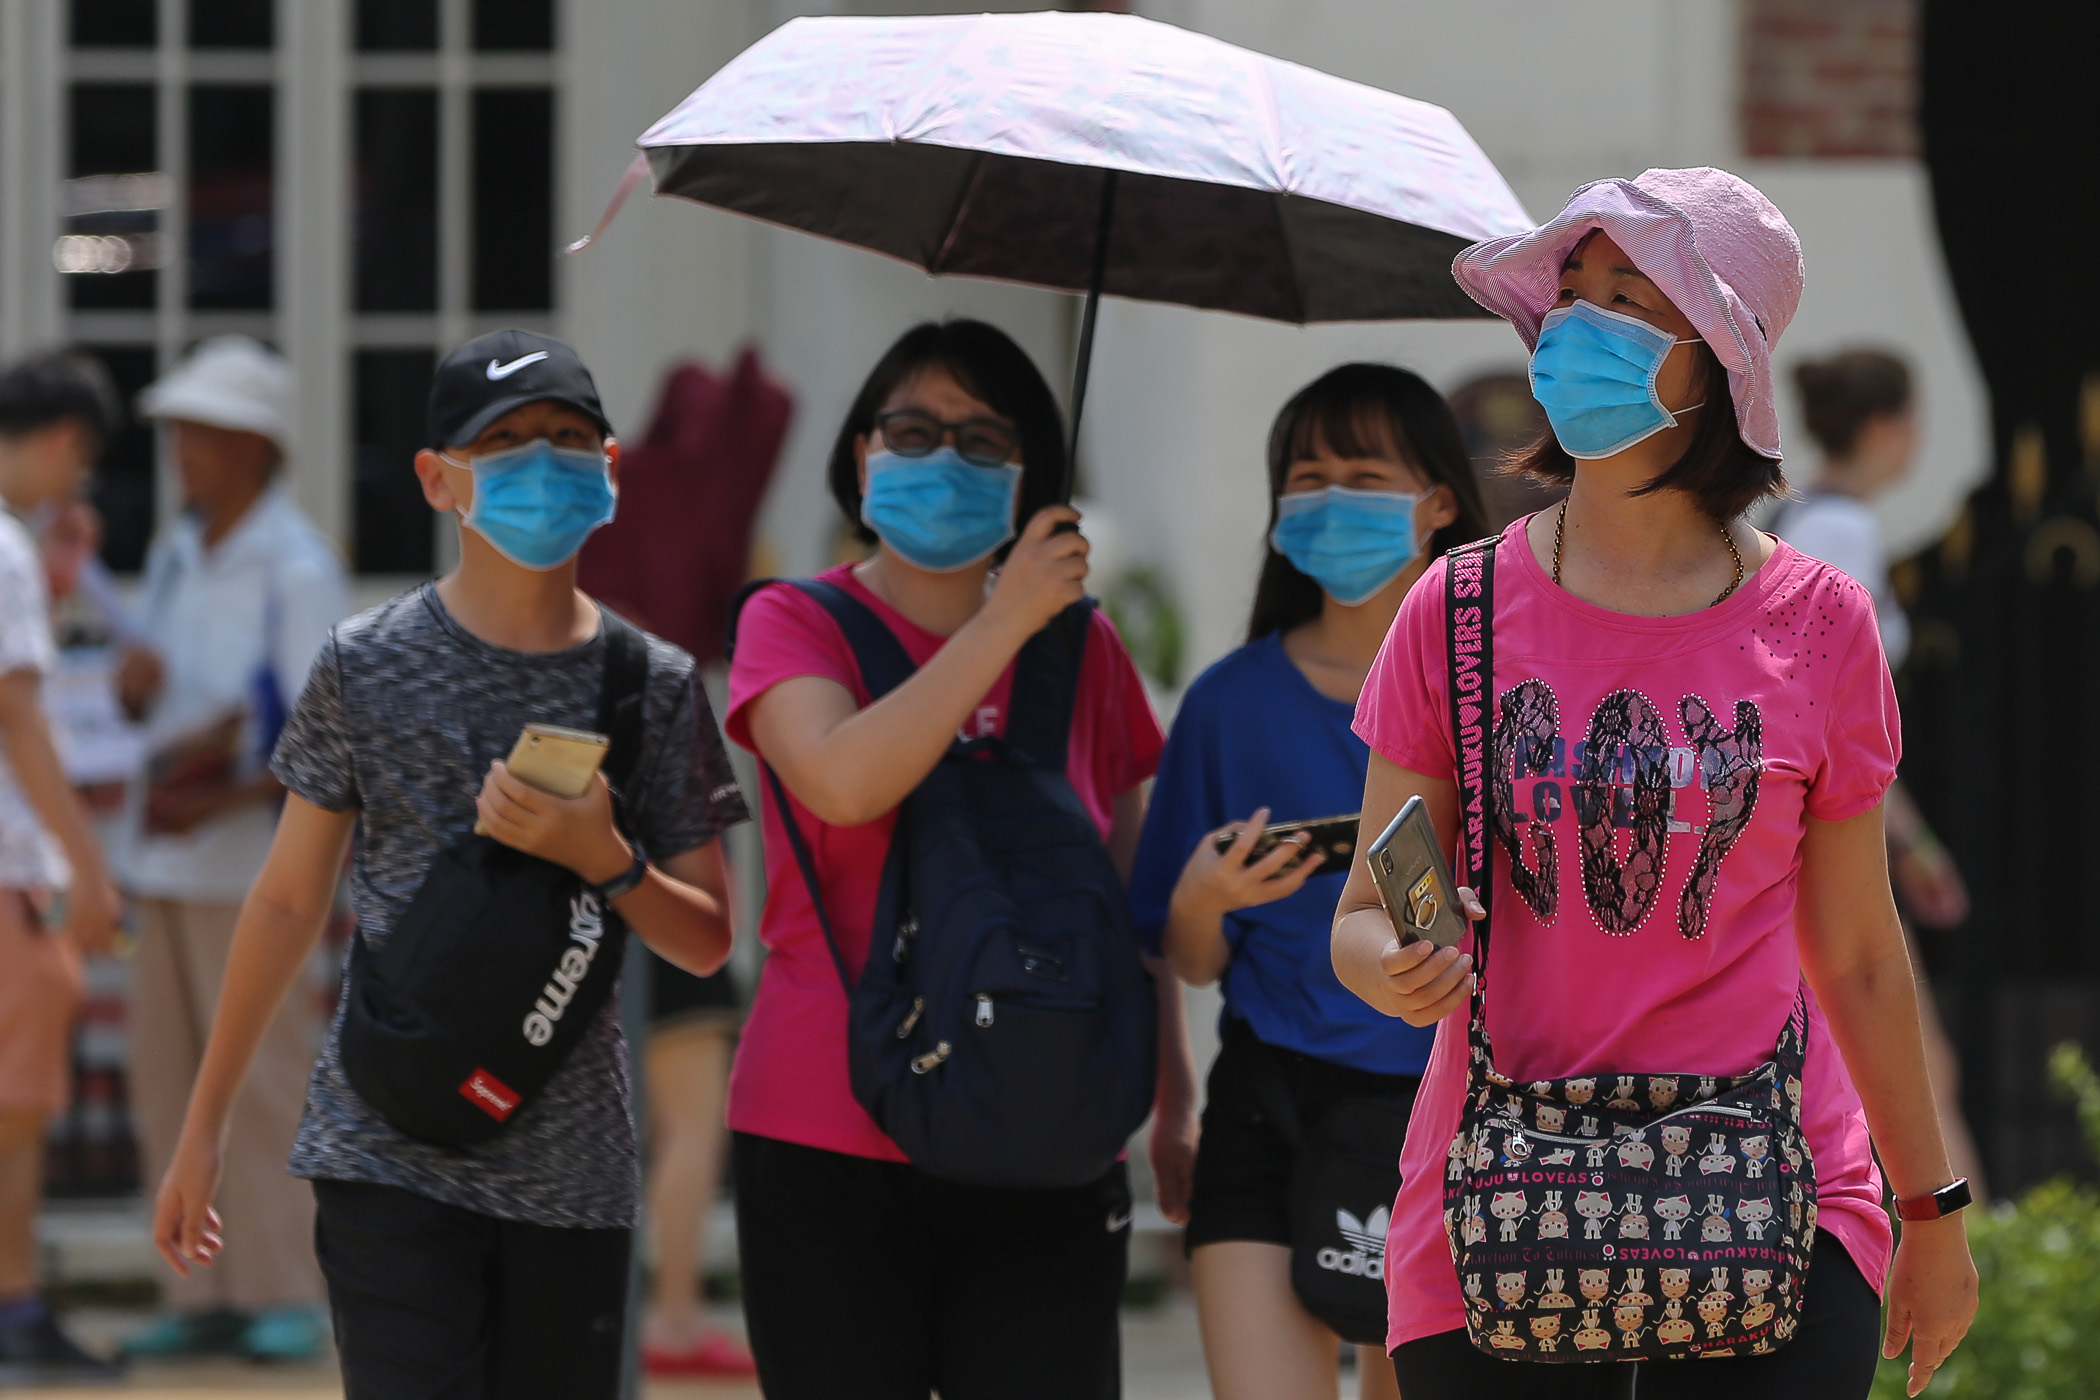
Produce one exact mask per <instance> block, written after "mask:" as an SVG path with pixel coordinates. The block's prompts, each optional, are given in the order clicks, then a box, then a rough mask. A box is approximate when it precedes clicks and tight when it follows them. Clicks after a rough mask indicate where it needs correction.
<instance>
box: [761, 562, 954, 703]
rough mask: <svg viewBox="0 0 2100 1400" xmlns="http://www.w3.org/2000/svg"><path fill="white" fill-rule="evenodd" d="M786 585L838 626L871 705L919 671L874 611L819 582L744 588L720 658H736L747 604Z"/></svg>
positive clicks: (788, 581) (765, 583)
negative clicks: (739, 627)
mask: <svg viewBox="0 0 2100 1400" xmlns="http://www.w3.org/2000/svg"><path fill="white" fill-rule="evenodd" d="M776 583H778V584H785V585H786V586H788V587H789V588H794V589H799V590H800V591H801V592H803V593H805V594H807V595H808V596H809V597H811V598H813V599H815V600H816V601H817V602H818V603H819V604H820V605H822V607H823V609H824V611H825V612H827V613H829V614H831V619H832V621H834V622H836V623H838V625H839V631H841V632H843V633H844V634H845V636H846V645H847V646H849V647H851V648H852V649H853V662H854V664H855V665H856V666H858V667H859V668H860V680H861V684H862V685H864V686H866V687H867V688H868V699H869V700H870V701H874V700H880V699H881V698H882V697H883V696H885V695H887V694H889V693H890V692H891V691H893V690H895V689H896V688H897V687H898V686H900V685H902V684H904V682H905V681H907V680H909V679H911V676H912V673H913V672H915V671H917V670H918V669H919V667H918V665H917V663H915V662H914V661H913V660H912V659H911V656H910V654H909V653H908V652H906V651H905V650H904V643H902V642H900V641H898V640H897V634H896V633H894V632H892V631H890V629H889V626H888V624H886V623H885V622H883V620H882V619H881V618H880V617H877V616H876V615H875V610H874V609H872V608H870V607H869V606H868V605H867V604H866V603H863V602H862V601H861V600H860V599H858V598H856V597H854V596H853V595H852V594H851V593H849V592H847V591H846V590H845V589H843V588H841V587H839V586H838V585H837V584H835V583H831V582H829V581H827V580H825V579H818V578H790V579H779V578H765V579H759V580H758V581H756V582H754V583H748V584H745V585H744V587H743V589H742V590H741V591H739V592H738V593H737V595H736V601H735V602H734V603H732V604H731V605H730V609H729V635H728V638H727V639H726V641H725V643H724V648H723V654H724V655H725V656H728V657H730V658H732V659H734V657H735V656H736V635H737V624H738V621H739V620H740V619H741V618H742V616H743V613H744V604H746V603H748V602H749V601H750V600H751V599H752V597H754V596H755V595H756V594H757V593H758V592H759V590H761V589H764V588H769V587H771V586H772V585H774V584H776Z"/></svg>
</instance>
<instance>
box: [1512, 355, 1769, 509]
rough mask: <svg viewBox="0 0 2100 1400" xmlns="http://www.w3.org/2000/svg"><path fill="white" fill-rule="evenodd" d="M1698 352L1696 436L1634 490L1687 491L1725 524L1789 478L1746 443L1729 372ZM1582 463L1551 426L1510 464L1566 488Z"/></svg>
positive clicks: (1641, 493)
mask: <svg viewBox="0 0 2100 1400" xmlns="http://www.w3.org/2000/svg"><path fill="white" fill-rule="evenodd" d="M1695 353H1696V354H1697V355H1698V356H1699V357H1700V370H1701V378H1702V379H1703V380H1704V381H1705V385H1706V403H1705V404H1704V406H1702V407H1701V408H1700V409H1699V410H1698V413H1699V421H1698V423H1697V424H1696V425H1695V426H1694V427H1693V429H1692V440H1691V442H1690V444H1689V445H1687V446H1686V447H1685V449H1684V455H1683V456H1681V457H1679V458H1678V459H1677V460H1676V461H1674V462H1672V463H1671V464H1670V465H1669V466H1667V467H1665V468H1664V469H1663V470H1662V471H1660V472H1657V473H1656V474H1655V475H1654V476H1653V477H1651V478H1650V479H1649V480H1648V482H1647V484H1645V485H1643V486H1642V487H1641V488H1640V489H1639V490H1638V491H1635V492H1634V493H1633V494H1634V495H1636V496H1649V495H1653V494H1654V493H1655V492H1657V491H1682V492H1684V493H1685V494H1686V495H1688V496H1690V497H1691V498H1692V499H1693V500H1695V501H1697V502H1698V503H1699V508H1700V509H1701V510H1703V511H1705V512H1706V513H1707V514H1708V515H1710V516H1712V517H1713V518H1714V519H1716V520H1718V521H1720V522H1721V523H1723V524H1724V525H1725V524H1726V523H1728V522H1729V521H1731V520H1733V519H1735V518H1736V517H1737V516H1739V515H1741V514H1742V513H1743V512H1744V511H1746V510H1748V509H1750V507H1751V506H1753V505H1756V504H1757V503H1758V502H1759V501H1761V500H1763V499H1764V498H1765V497H1767V496H1776V495H1778V494H1780V493H1781V492H1782V491H1784V490H1786V476H1785V474H1784V473H1783V472H1781V470H1780V467H1779V459H1778V458H1777V457H1767V456H1765V455H1764V454H1763V453H1760V452H1758V451H1756V450H1755V449H1754V448H1752V447H1751V446H1750V444H1748V443H1746V442H1744V441H1743V439H1742V434H1741V433H1740V432H1739V431H1738V430H1737V428H1736V423H1735V395H1733V394H1731V393H1729V392H1728V375H1727V374H1726V373H1725V372H1724V371H1723V370H1722V368H1721V362H1720V361H1719V360H1718V359H1716V358H1715V357H1714V352H1713V350H1712V349H1711V348H1710V347H1709V346H1708V345H1707V344H1706V342H1705V341H1703V340H1702V341H1700V342H1699V344H1698V349H1697V350H1696V351H1695ZM1681 411H1682V410H1680V412H1681ZM1578 465H1579V464H1578V463H1577V462H1576V460H1575V459H1574V458H1573V457H1570V456H1569V455H1568V453H1567V449H1566V448H1564V447H1562V446H1561V445H1560V439H1559V438H1557V437H1555V436H1553V430H1552V429H1551V428H1548V429H1547V430H1546V432H1545V434H1544V435H1543V436H1541V437H1540V438H1539V440H1538V441H1537V442H1535V443H1533V444H1532V445H1531V448H1530V450H1528V451H1526V452H1525V453H1524V454H1523V455H1522V456H1520V457H1518V458H1517V459H1516V460H1515V461H1513V462H1511V463H1510V470H1512V471H1517V472H1522V473H1523V474H1524V475H1526V476H1529V477H1531V478H1533V479H1534V480H1537V481H1541V482H1544V483H1546V484H1547V485H1549V486H1559V487H1567V486H1571V485H1573V484H1574V481H1575V469H1576V467H1577V466H1578Z"/></svg>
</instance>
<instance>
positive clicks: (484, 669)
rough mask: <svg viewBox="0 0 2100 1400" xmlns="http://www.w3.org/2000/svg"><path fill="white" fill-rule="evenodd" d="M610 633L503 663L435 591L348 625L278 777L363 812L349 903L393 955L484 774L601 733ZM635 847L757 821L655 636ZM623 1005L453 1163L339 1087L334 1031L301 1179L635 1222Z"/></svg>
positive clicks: (292, 725)
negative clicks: (516, 753)
mask: <svg viewBox="0 0 2100 1400" xmlns="http://www.w3.org/2000/svg"><path fill="white" fill-rule="evenodd" d="M604 676H605V641H604V637H603V635H602V634H601V635H600V636H598V637H594V638H593V639H592V640H591V641H589V642H587V643H585V644H584V645H582V646H579V647H574V648H571V649H570V650H568V651H561V652H551V653H528V652H516V651H507V650H505V649H504V648H502V647H497V646H492V645H490V644H489V643H487V642H484V641H482V640H481V639H480V638H478V637H475V636H474V635H472V634H471V633H469V632H468V631H466V629H465V628H463V627H461V626H460V625H459V624H458V623H457V622H455V621H454V620H453V619H452V617H451V615H450V614H449V613H447V612H446V611H445V607H444V604H443V603H442V602H440V601H439V600H438V596H437V590H436V588H435V587H434V586H433V585H430V584H425V585H423V586H422V587H420V588H416V589H413V590H411V591H409V592H407V593H404V594H401V595H400V596H399V597H397V598H394V599H392V600H390V601H388V602H386V603H382V604H381V605H380V606H378V607H376V608H374V609H372V610H371V611H370V612H366V613H360V614H359V615H358V616H356V617H353V618H351V619H350V620H349V621H347V622H344V623H342V624H341V625H339V626H338V627H337V628H336V629H335V631H334V633H333V634H332V635H331V636H330V638H329V641H328V645H327V646H325V647H323V648H322V650H321V654H320V656H319V657H318V658H317V659H316V660H315V662H314V667H313V672H312V674H311V675H310V676H309V678H308V680H307V684H306V690H305V692H304V693H303V694H302V695H301V696H300V697H299V703H298V705H297V706H296V707H294V709H293V711H292V716H291V719H290V721H289V722H288V723H287V724H286V726H285V730H284V735H283V738H282V739H280V740H279V742H278V745H277V753H276V757H275V758H274V759H273V760H272V762H271V769H272V771H273V772H275V773H276V774H277V776H278V777H279V778H280V779H281V780H282V781H283V782H284V785H285V786H286V787H288V788H290V789H291V790H292V791H293V792H295V793H297V794H299V796H301V797H303V798H305V799H306V800H307V801H309V802H312V803H314V804H315V805H316V806H319V807H324V808H327V809H328V810H329V811H334V812H340V811H345V810H348V809H351V808H355V809H356V810H357V813H358V824H357V843H356V857H355V862H354V865H353V868H352V871H351V903H352V906H353V908H354V911H355V913H356V915H357V922H358V927H359V929H360V930H361V931H362V932H363V935H364V937H365V940H366V941H367V942H368V943H369V944H371V945H372V946H374V947H377V946H378V945H380V944H382V943H384V942H385V941H386V938H387V935H388V932H389V931H390V930H391V929H392V928H393V925H394V921H395V920H396V919H397V918H399V917H400V915H401V914H402V912H403V911H404V910H406V909H407V908H408V905H409V901H410V900H411V899H412V898H413V897H414V895H415V893H416V889H417V887H418V886H420V885H421V884H422V882H423V875H424V872H425V871H426V870H427V869H428V868H429V865H430V862H431V860H432V858H433V857H434V856H435V855H436V854H437V853H438V852H439V851H441V850H443V849H445V848H446V847H448V846H450V845H452V844H453V843H454V842H455V841H458V840H459V839H460V838H462V837H464V836H465V835H467V834H468V832H470V831H471V830H472V829H473V826H474V799H475V796H476V794H478V793H479V792H480V791H481V784H482V780H483V778H484V776H485V775H486V774H487V772H488V767H489V764H490V763H492V762H494V761H495V760H497V759H499V758H502V757H503V756H505V755H506V754H508V753H509V752H510V747H511V744H512V743H513V742H514V741H515V740H516V739H517V737H518V731H519V729H521V728H522V727H523V726H524V725H526V724H528V723H541V724H560V725H567V726H570V727H572V728H580V729H590V728H594V727H595V726H596V724H597V719H598V697H599V691H600V689H601V687H602V685H603V684H604ZM642 725H643V749H642V758H641V763H640V765H639V768H638V769H637V772H638V773H639V775H640V776H639V778H638V780H637V782H636V785H635V786H636V788H637V789H638V791H637V793H636V794H635V795H634V800H633V801H632V802H631V803H630V804H629V805H630V811H631V813H632V820H633V822H634V825H635V831H634V835H635V836H636V838H637V839H638V840H639V841H640V842H641V845H642V847H643V848H644V849H645V850H647V851H648V852H649V854H650V856H651V857H653V858H656V859H663V858H666V857H670V856H676V855H680V854H682V853H684V852H686V851H690V850H692V849H694V848H695V847H698V846H704V845H706V844H707V843H708V842H709V841H712V840H714V839H715V837H717V836H718V835H720V834H721V832H722V830H723V829H724V828H725V827H728V826H731V825H733V824H735V823H736V822H739V821H742V820H744V818H745V817H746V816H747V815H748V813H747V812H746V811H745V808H744V799H743V796H742V794H741V793H740V792H739V791H738V788H737V783H736V779H735V777H733V776H732V775H731V772H730V768H729V759H728V755H727V754H726V753H725V752H724V750H723V747H722V736H721V731H720V729H719V728H718V727H717V726H716V724H715V717H714V712H713V710H712V709H711V708H710V707H709V706H708V703H707V697H706V695H705V694H704V693H703V692H702V691H701V690H700V688H699V686H698V684H697V683H696V679H695V676H694V670H693V659H692V658H691V657H690V656H688V655H686V654H685V653H684V652H683V651H681V650H679V649H678V648H677V647H674V646H672V645H671V644H670V643H668V642H665V641H663V640H661V639H659V638H656V637H651V638H649V686H648V693H647V695H646V697H645V698H644V701H643V706H642ZM619 1005H620V998H619V995H618V993H617V992H615V993H614V994H613V996H612V998H611V999H610V1001H609V1002H608V1003H607V1005H606V1007H605V1009H604V1010H603V1011H602V1012H601V1013H600V1014H599V1016H598V1019H597V1021H596V1022H595V1023H594V1024H593V1025H592V1026H591V1028H590V1030H589V1032H588V1033H587V1034H586V1035H585V1036H584V1037H583V1039H582V1040H581V1041H579V1042H578V1043H577V1046H576V1049H575V1050H574V1051H573V1052H571V1054H570V1056H569V1059H568V1061H567V1063H565V1064H564V1065H563V1066H562V1067H561V1068H560V1069H559V1070H558V1071H556V1073H555V1075H554V1078H553V1079H551V1080H549V1081H548V1083H547V1087H546V1090H545V1091H544V1092H543V1093H542V1095H541V1096H540V1098H539V1099H538V1100H537V1101H536V1102H534V1103H533V1104H532V1105H531V1106H529V1107H527V1108H525V1109H523V1110H522V1111H520V1112H519V1113H518V1114H517V1115H516V1116H515V1117H513V1118H512V1119H511V1121H510V1123H509V1125H508V1126H507V1127H506V1128H505V1129H504V1131H503V1132H502V1133H501V1134H500V1135H499V1136H498V1137H496V1138H495V1139H494V1140H493V1141H491V1142H488V1143H485V1144H483V1145H482V1146H480V1147H474V1148H465V1149H455V1148H446V1147H439V1146H435V1145H433V1144H430V1143H425V1142H419V1141H416V1140H415V1139H412V1138H409V1137H406V1136H404V1135H403V1134H401V1133H399V1132H397V1131H395V1130H394V1129H393V1128H392V1127H391V1126H389V1125H388V1124H387V1122H386V1121H385V1120H384V1119H382V1118H381V1117H380V1116H379V1114H378V1113H377V1112H376V1111H375V1110H373V1109H372V1108H371V1107H370V1106H369V1105H368V1104H366V1103H365V1101H364V1100H363V1099H361V1098H359V1097H358V1095H357V1093H356V1091H355V1090H353V1089H352V1088H351V1087H350V1084H349V1081H348V1080H346V1079H345V1078H344V1077H343V1067H342V1060H341V1055H340V1045H341V1036H342V1015H341V1012H340V1011H338V1013H337V1015H336V1021H335V1024H334V1025H332V1026H330V1027H329V1030H328V1039H327V1041H326V1043H325V1044H324V1045H323V1047H322V1050H321V1057H320V1059H319V1061H318V1062H317V1063H316V1064H315V1065H314V1073H313V1079H312V1081H311V1083H310V1084H309V1085H308V1087H307V1093H306V1117H305V1120H304V1121H303V1122H302V1123H301V1124H300V1126H299V1137H298V1141H297V1142H296V1143H295V1144H294V1146H293V1148H292V1161H291V1169H292V1171H293V1172H294V1173H295V1174H296V1175H299V1176H305V1177H318V1178H324V1179H329V1180H336V1181H367V1182H377V1183H380V1184H382V1185H387V1186H398V1187H401V1188H402V1189H404V1190H408V1191H414V1192H416V1193H417V1194H419V1195H423V1196H428V1197H430V1198H431V1199H432V1200H437V1201H443V1202H445V1203H447V1204H449V1205H456V1206H460V1207H462V1208H464V1209H467V1210H472V1211H477V1212H479V1213H481V1214H484V1215H492V1216H496V1217H498V1218H500V1219H504V1220H519V1221H526V1222H529V1223H531V1224H535V1225H554V1226H564V1227H574V1228H587V1229H614V1228H626V1227H629V1226H632V1225H633V1224H634V1221H635V1215H636V1209H637V1201H638V1199H639V1176H640V1172H639V1165H638V1161H637V1157H636V1152H635V1142H634V1120H633V1116H632V1114H631V1112H630V1109H629V1104H628V1068H627V1057H626V1047H625V1045H624V1043H623V1040H622V1037H621V1034H620V1024H619Z"/></svg>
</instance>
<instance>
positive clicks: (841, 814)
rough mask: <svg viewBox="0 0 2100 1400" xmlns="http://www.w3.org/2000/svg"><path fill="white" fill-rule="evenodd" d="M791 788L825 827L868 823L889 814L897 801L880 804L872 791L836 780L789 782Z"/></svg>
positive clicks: (795, 795)
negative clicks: (852, 786)
mask: <svg viewBox="0 0 2100 1400" xmlns="http://www.w3.org/2000/svg"><path fill="white" fill-rule="evenodd" d="M788 791H789V792H791V793H793V794H794V798H795V800H796V801H797V802H799V803H801V804H802V805H803V807H804V808H806V809H807V810H808V812H809V814H810V815H811V816H813V817H815V818H816V819H817V820H818V821H820V822H823V823H824V824H825V825H826V826H866V825H867V824H868V823H869V822H872V821H875V820H877V819H878V818H881V817H883V816H886V815H888V813H889V812H890V810H891V809H892V808H894V807H895V806H896V805H897V804H895V803H894V802H891V803H879V802H878V801H877V799H876V797H875V796H874V795H873V794H870V793H863V792H856V791H854V790H853V789H852V788H850V787H848V786H846V785H844V784H840V783H833V782H825V781H822V780H819V781H817V782H810V783H801V782H790V783H788Z"/></svg>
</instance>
